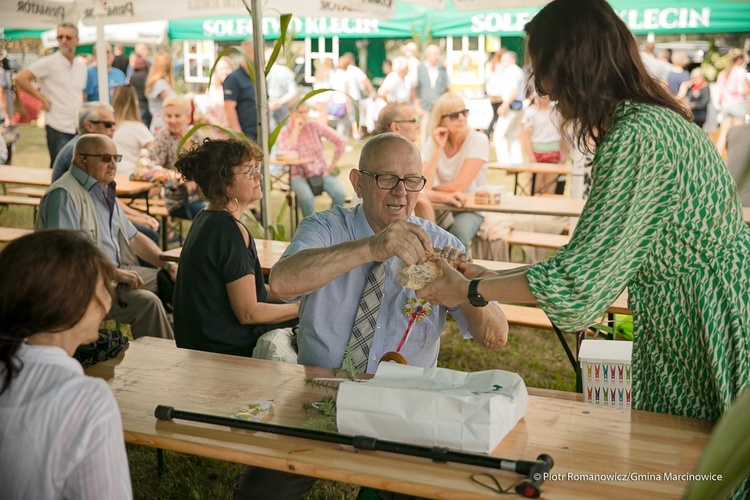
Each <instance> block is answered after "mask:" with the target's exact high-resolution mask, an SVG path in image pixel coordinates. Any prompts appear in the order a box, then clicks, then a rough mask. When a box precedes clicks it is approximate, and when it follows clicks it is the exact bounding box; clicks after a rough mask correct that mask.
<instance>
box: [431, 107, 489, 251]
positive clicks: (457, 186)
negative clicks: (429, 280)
mask: <svg viewBox="0 0 750 500" xmlns="http://www.w3.org/2000/svg"><path fill="white" fill-rule="evenodd" d="M468 116H469V110H468V109H467V108H466V103H465V102H464V100H463V98H461V96H459V95H458V94H454V93H452V92H446V93H445V94H443V95H442V96H440V98H439V99H438V100H437V101H436V102H435V106H434V107H433V108H432V115H431V117H430V125H429V129H430V139H429V140H428V141H427V143H426V144H425V146H424V149H423V150H422V160H423V161H424V170H423V172H422V173H423V175H424V176H425V177H426V178H427V185H426V186H425V192H426V193H427V197H428V198H429V199H430V201H432V202H433V203H444V204H447V205H453V206H455V207H461V206H463V204H464V202H465V201H466V194H467V193H473V192H475V191H476V190H477V189H479V188H482V187H484V185H485V184H486V183H487V160H488V158H489V155H490V143H489V139H488V138H487V136H486V135H485V134H482V133H481V132H477V131H476V130H473V129H472V128H470V127H469V124H468V122H467V117H468ZM453 219H454V222H453V224H452V225H451V226H450V227H449V228H448V231H449V232H450V233H451V234H454V235H455V236H456V237H457V238H458V239H459V240H461V243H463V244H464V245H465V246H466V247H467V248H468V246H469V243H470V242H471V240H472V239H473V238H474V236H475V235H476V234H477V231H479V226H480V225H481V224H482V221H483V220H484V218H483V217H482V216H481V215H479V214H478V213H476V212H453Z"/></svg>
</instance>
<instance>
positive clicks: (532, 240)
mask: <svg viewBox="0 0 750 500" xmlns="http://www.w3.org/2000/svg"><path fill="white" fill-rule="evenodd" d="M569 242H570V236H569V235H567V234H549V233H534V232H529V231H511V232H510V233H508V245H529V246H532V247H539V248H551V249H554V250H558V249H559V248H560V247H561V246H563V245H567V244H568V243H569Z"/></svg>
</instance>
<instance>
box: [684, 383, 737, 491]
mask: <svg viewBox="0 0 750 500" xmlns="http://www.w3.org/2000/svg"><path fill="white" fill-rule="evenodd" d="M695 474H697V475H700V474H715V475H718V474H721V481H709V480H706V481H693V482H692V484H691V485H690V488H689V489H688V492H687V495H686V496H685V498H686V500H698V499H703V498H727V497H728V496H729V495H730V493H732V490H733V489H734V488H735V487H736V486H737V485H738V484H740V483H742V482H743V481H746V482H750V479H747V478H748V475H750V390H746V391H745V392H744V394H742V395H741V396H740V397H739V398H738V399H737V400H736V401H735V402H734V405H733V406H732V407H731V408H730V409H729V411H728V412H727V413H726V414H725V415H724V416H723V417H722V418H721V420H719V423H718V424H717V425H716V427H714V430H713V432H712V433H711V437H710V438H709V440H708V444H707V445H706V448H705V449H704V450H703V454H702V455H701V458H700V460H699V461H698V466H697V467H696V469H695ZM745 493H747V492H745Z"/></svg>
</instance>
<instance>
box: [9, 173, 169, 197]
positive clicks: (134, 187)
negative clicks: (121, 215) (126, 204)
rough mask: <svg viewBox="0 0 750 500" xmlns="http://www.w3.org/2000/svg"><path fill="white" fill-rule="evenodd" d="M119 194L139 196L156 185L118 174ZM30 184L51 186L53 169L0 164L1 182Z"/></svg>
mask: <svg viewBox="0 0 750 500" xmlns="http://www.w3.org/2000/svg"><path fill="white" fill-rule="evenodd" d="M115 182H116V183H117V196H137V195H139V194H142V193H145V192H147V191H148V190H149V189H151V188H152V187H153V186H154V185H153V184H152V183H150V182H141V181H131V180H130V179H129V178H128V177H127V176H125V175H116V176H115ZM5 183H8V184H28V185H31V186H49V185H50V184H51V183H52V169H50V168H33V167H15V166H0V184H5Z"/></svg>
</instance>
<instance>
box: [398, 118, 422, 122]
mask: <svg viewBox="0 0 750 500" xmlns="http://www.w3.org/2000/svg"><path fill="white" fill-rule="evenodd" d="M393 123H419V120H417V119H416V118H412V119H411V120H393Z"/></svg>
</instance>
